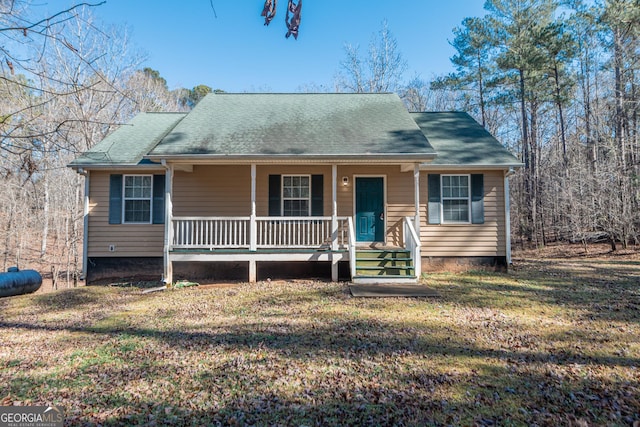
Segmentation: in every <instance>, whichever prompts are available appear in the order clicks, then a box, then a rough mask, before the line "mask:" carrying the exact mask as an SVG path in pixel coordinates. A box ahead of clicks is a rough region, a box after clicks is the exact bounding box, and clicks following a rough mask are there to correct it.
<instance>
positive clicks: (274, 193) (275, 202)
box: [269, 175, 282, 216]
mask: <svg viewBox="0 0 640 427" xmlns="http://www.w3.org/2000/svg"><path fill="white" fill-rule="evenodd" d="M280 191H281V179H280V175H269V216H281V215H282V212H281V211H280V208H281V205H282V203H281V202H280Z"/></svg>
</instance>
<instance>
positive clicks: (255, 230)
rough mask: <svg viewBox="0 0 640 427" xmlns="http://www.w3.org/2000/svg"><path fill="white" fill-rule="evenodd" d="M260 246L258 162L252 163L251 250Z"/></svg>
mask: <svg viewBox="0 0 640 427" xmlns="http://www.w3.org/2000/svg"><path fill="white" fill-rule="evenodd" d="M257 247H258V227H257V224H256V164H255V163H251V219H250V220H249V250H250V251H255V250H256V249H257Z"/></svg>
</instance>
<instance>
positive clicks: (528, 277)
mask: <svg viewBox="0 0 640 427" xmlns="http://www.w3.org/2000/svg"><path fill="white" fill-rule="evenodd" d="M425 282H426V283H427V284H428V285H429V286H431V287H433V288H435V289H436V290H437V291H438V293H439V294H440V297H438V298H431V299H400V298H388V299H355V298H352V297H351V296H350V295H349V293H348V288H347V286H346V285H345V284H333V283H319V282H305V281H295V282H287V283H284V282H271V283H266V282H262V283H258V284H255V285H250V284H242V285H239V286H238V287H235V288H224V289H216V288H207V289H198V288H184V289H175V290H169V291H166V292H158V293H150V294H142V292H141V290H140V289H138V288H136V287H85V288H77V289H69V290H64V291H58V292H54V293H48V294H41V295H28V296H21V297H14V298H7V299H2V300H0V312H1V313H2V317H1V318H0V342H1V343H2V345H1V346H0V399H2V400H1V401H0V404H4V405H8V404H15V405H50V404H53V405H60V406H62V407H64V408H65V417H66V423H68V424H70V425H83V424H102V425H132V424H147V425H167V424H168V425H194V426H195V425H507V426H508V425H514V426H517V425H579V426H586V425H621V426H637V425H638V424H640V415H639V414H640V380H639V378H640V372H639V368H638V367H639V365H640V338H639V337H640V285H639V283H640V260H638V257H637V256H635V257H626V258H621V259H610V258H607V259H589V260H584V261H581V260H576V259H564V260H552V261H550V260H544V259H542V260H537V261H522V260H521V261H519V262H517V263H516V267H515V268H514V271H512V272H511V273H509V274H497V273H486V272H472V273H466V274H437V275H429V276H428V277H427V278H426V279H425Z"/></svg>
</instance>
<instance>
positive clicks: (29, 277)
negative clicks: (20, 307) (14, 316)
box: [0, 267, 42, 297]
mask: <svg viewBox="0 0 640 427" xmlns="http://www.w3.org/2000/svg"><path fill="white" fill-rule="evenodd" d="M40 285H42V276H41V275H40V273H38V272H37V271H35V270H19V269H18V267H10V268H9V269H8V270H7V272H6V273H0V297H12V296H14V295H22V294H28V293H31V292H35V291H37V290H38V289H40Z"/></svg>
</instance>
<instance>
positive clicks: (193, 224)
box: [171, 216, 349, 250]
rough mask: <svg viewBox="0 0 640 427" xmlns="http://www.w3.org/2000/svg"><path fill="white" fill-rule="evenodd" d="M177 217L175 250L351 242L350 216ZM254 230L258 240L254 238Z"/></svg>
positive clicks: (328, 245)
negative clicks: (334, 225) (334, 222)
mask: <svg viewBox="0 0 640 427" xmlns="http://www.w3.org/2000/svg"><path fill="white" fill-rule="evenodd" d="M332 223H333V218H332V217H330V216H329V217H254V220H252V218H251V217H248V216H247V217H174V218H173V219H172V227H171V231H172V239H171V242H172V244H171V246H172V248H173V249H210V250H211V249H233V248H247V249H252V248H251V245H252V242H254V243H253V244H255V248H256V249H258V248H301V249H303V248H304V249H307V248H308V249H313V248H326V249H329V248H331V247H332V243H333V242H334V240H335V242H336V243H337V247H338V248H341V249H342V248H346V247H347V246H348V242H349V240H348V239H349V236H348V229H347V228H348V227H347V217H338V218H337V223H336V228H335V229H333V227H332ZM252 233H255V239H252V238H251V237H252Z"/></svg>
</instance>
